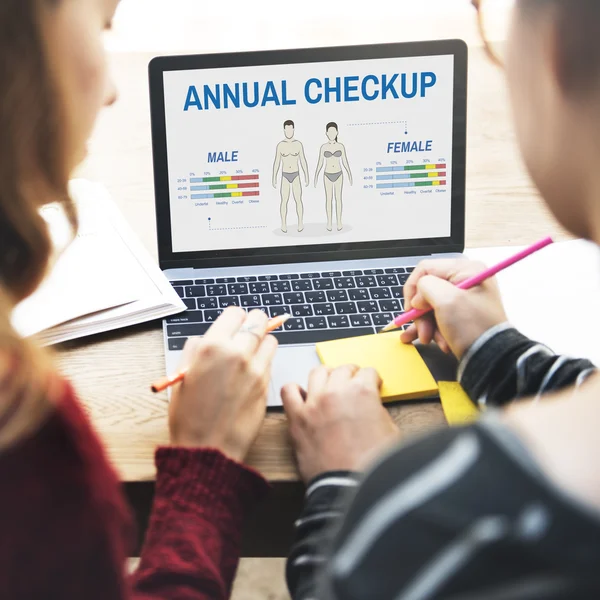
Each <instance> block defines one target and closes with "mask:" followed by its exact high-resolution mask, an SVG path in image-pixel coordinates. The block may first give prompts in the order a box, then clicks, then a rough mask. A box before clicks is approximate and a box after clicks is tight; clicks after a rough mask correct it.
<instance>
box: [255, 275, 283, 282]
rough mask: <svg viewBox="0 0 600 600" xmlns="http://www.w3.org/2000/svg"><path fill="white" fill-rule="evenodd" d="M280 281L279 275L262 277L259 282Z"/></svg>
mask: <svg viewBox="0 0 600 600" xmlns="http://www.w3.org/2000/svg"><path fill="white" fill-rule="evenodd" d="M278 279H279V275H261V276H260V277H259V278H258V280H259V281H277V280H278Z"/></svg>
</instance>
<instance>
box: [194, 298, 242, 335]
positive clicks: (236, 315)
mask: <svg viewBox="0 0 600 600" xmlns="http://www.w3.org/2000/svg"><path fill="white" fill-rule="evenodd" d="M245 319H246V311H245V310H244V309H243V308H240V307H239V306H230V307H228V308H226V309H225V310H224V311H223V314H222V315H221V316H220V317H219V318H218V319H217V320H216V321H215V322H214V323H213V324H212V325H211V327H210V329H209V330H208V331H207V332H206V335H205V336H204V339H205V340H209V341H215V340H229V339H231V338H232V337H233V335H234V334H235V333H237V332H238V331H239V329H240V327H241V326H242V323H243V322H244V320H245Z"/></svg>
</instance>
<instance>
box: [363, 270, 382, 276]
mask: <svg viewBox="0 0 600 600" xmlns="http://www.w3.org/2000/svg"><path fill="white" fill-rule="evenodd" d="M365 275H383V269H365Z"/></svg>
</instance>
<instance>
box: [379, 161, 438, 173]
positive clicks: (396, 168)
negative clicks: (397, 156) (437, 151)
mask: <svg viewBox="0 0 600 600" xmlns="http://www.w3.org/2000/svg"><path fill="white" fill-rule="evenodd" d="M446 167H447V165H446V164H445V163H442V164H437V165H434V164H431V163H428V164H426V165H404V166H402V167H401V166H393V167H377V168H376V169H375V171H376V172H377V173H392V172H395V171H431V170H438V169H445V168H446Z"/></svg>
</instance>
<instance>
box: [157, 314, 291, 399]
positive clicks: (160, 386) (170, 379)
mask: <svg viewBox="0 0 600 600" xmlns="http://www.w3.org/2000/svg"><path fill="white" fill-rule="evenodd" d="M290 316H291V315H288V314H285V315H281V316H279V317H274V318H273V319H271V320H270V321H269V323H268V325H267V333H271V332H272V331H275V330H276V329H279V328H280V327H281V326H282V325H283V324H284V323H285V322H286V321H287V320H288V319H289V318H290ZM185 373H186V369H184V370H183V371H179V372H177V373H175V374H174V375H170V376H167V377H163V378H162V379H160V380H159V381H157V382H156V383H153V384H152V385H151V386H150V389H151V390H152V391H153V392H154V393H158V392H163V391H164V390H166V389H167V388H168V387H171V386H172V385H175V384H176V383H179V382H180V381H183V378H184V377H185Z"/></svg>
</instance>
